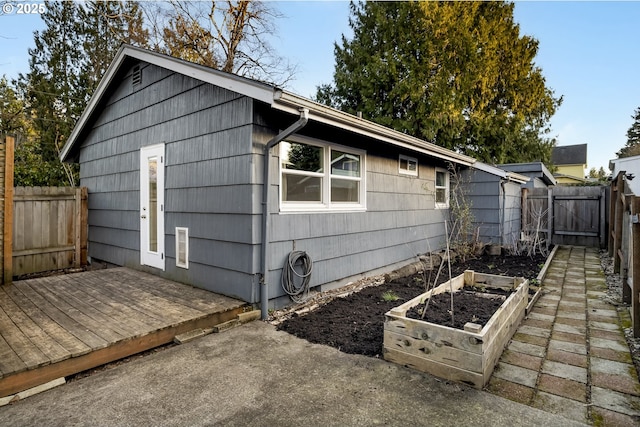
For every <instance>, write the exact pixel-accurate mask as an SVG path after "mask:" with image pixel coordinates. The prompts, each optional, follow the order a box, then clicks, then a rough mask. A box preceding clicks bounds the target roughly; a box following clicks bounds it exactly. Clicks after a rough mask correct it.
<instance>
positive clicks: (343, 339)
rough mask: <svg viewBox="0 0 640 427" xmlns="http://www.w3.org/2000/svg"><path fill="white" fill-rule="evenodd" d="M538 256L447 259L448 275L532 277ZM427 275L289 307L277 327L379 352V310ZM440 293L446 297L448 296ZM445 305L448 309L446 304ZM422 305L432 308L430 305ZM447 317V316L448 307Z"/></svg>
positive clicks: (407, 294) (410, 292) (420, 286)
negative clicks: (388, 296)
mask: <svg viewBox="0 0 640 427" xmlns="http://www.w3.org/2000/svg"><path fill="white" fill-rule="evenodd" d="M544 262H545V257H543V256H540V255H538V256H535V257H533V258H530V257H527V256H490V255H483V256H481V257H478V258H475V259H471V260H467V261H466V262H464V263H462V262H456V263H453V264H452V265H451V276H452V277H456V276H458V275H460V274H462V273H463V272H464V271H465V270H474V271H477V272H480V273H488V274H497V275H503V276H513V277H525V278H528V279H533V278H535V277H536V276H537V275H538V272H539V271H540V270H541V269H542V266H543V265H544ZM445 270H446V269H445ZM431 276H433V277H431V278H429V273H428V272H427V273H425V274H418V275H415V276H410V277H404V278H400V279H397V280H394V281H392V282H389V283H386V282H385V283H383V284H381V285H379V286H370V287H366V288H364V289H362V290H360V291H359V292H355V293H352V294H350V295H347V296H345V297H342V298H335V299H333V300H331V301H330V302H329V303H327V304H325V305H322V306H321V307H319V308H317V309H316V310H313V311H311V312H309V313H308V314H305V315H301V316H299V315H296V314H295V313H294V314H293V316H292V317H291V318H289V319H287V320H285V321H283V322H282V323H280V324H279V325H278V329H280V330H283V331H287V332H289V333H290V334H293V335H295V336H297V337H299V338H303V339H306V340H307V341H310V342H312V343H317V344H325V345H329V346H332V347H335V348H337V349H338V350H341V351H343V352H345V353H351V354H363V355H366V356H372V357H381V355H382V346H383V324H384V314H385V313H386V312H387V311H389V310H390V309H392V308H394V307H397V306H398V305H400V304H402V303H403V302H406V301H409V300H410V299H412V298H414V297H416V296H418V295H420V294H421V293H423V292H424V291H425V283H426V282H427V281H428V280H430V281H432V280H433V279H434V278H435V272H433V273H432V274H431ZM444 276H445V274H443V273H441V277H440V279H439V280H438V283H442V282H444V281H446V280H448V273H447V274H446V276H447V277H446V278H445V277H444ZM386 292H390V293H392V294H394V295H396V296H397V297H398V299H397V300H395V301H385V300H384V299H383V294H385V293H386ZM446 299H447V302H448V301H449V299H448V298H446ZM454 301H455V300H454ZM431 303H433V301H431ZM431 303H430V304H431ZM446 310H449V306H447V308H446ZM460 310H462V308H461V309H460ZM428 311H429V312H431V311H432V307H431V306H430V307H429V310H428ZM494 311H495V310H494ZM445 312H446V311H445ZM492 313H493V312H492ZM472 315H473V314H472ZM490 317H491V315H489V318H490ZM447 318H448V321H450V314H448V313H447ZM444 324H446V323H444Z"/></svg>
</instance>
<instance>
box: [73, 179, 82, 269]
mask: <svg viewBox="0 0 640 427" xmlns="http://www.w3.org/2000/svg"><path fill="white" fill-rule="evenodd" d="M73 197H74V202H75V203H74V208H73V209H74V212H73V213H74V217H75V218H74V219H73V222H74V224H73V225H74V226H75V229H74V230H73V231H74V233H75V235H74V246H75V250H74V253H73V266H74V267H75V268H79V267H80V266H81V265H82V263H81V254H82V247H81V243H80V242H81V241H82V240H81V237H82V190H80V188H75V189H74V195H73Z"/></svg>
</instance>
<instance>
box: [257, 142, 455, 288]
mask: <svg viewBox="0 0 640 427" xmlns="http://www.w3.org/2000/svg"><path fill="white" fill-rule="evenodd" d="M327 142H329V143H331V142H334V143H341V144H344V141H342V140H339V139H338V140H336V141H327ZM274 151H276V150H274ZM274 154H276V153H274ZM274 157H275V158H274V159H272V163H271V183H272V185H271V188H270V198H271V200H272V201H273V204H272V205H271V206H270V208H271V209H270V212H272V214H271V215H270V221H271V230H270V241H271V244H270V246H269V248H270V258H269V259H270V263H269V266H268V267H269V276H268V283H269V295H270V297H271V298H276V297H281V296H282V295H284V292H283V291H282V289H280V286H279V283H280V277H281V269H282V266H283V264H284V261H285V259H286V257H287V255H288V254H289V252H291V251H292V250H294V249H295V250H303V251H305V252H307V253H308V254H309V256H310V257H311V258H312V260H313V262H314V272H313V274H312V277H311V286H318V285H324V284H327V283H330V282H335V281H339V280H342V279H344V278H347V277H352V276H357V275H360V274H363V273H366V272H369V271H374V270H377V269H380V268H383V267H385V266H390V265H393V264H397V263H400V262H405V261H407V260H410V259H412V258H415V256H416V255H417V254H419V253H424V252H427V251H430V250H433V251H435V250H438V249H441V248H442V247H443V242H444V227H443V222H444V219H445V218H446V216H448V212H449V211H448V210H447V209H443V210H436V209H434V206H435V202H434V194H433V193H434V188H435V185H434V181H435V168H434V164H433V162H432V161H430V160H428V159H426V158H419V176H418V177H410V176H405V175H400V174H399V172H398V153H397V152H395V151H392V152H377V151H376V150H373V149H369V150H368V151H367V155H366V170H367V171H366V181H365V185H366V189H367V195H366V197H367V200H366V206H367V209H366V211H365V212H321V213H282V214H280V213H278V202H279V193H278V192H279V189H278V183H279V176H278V174H279V168H278V159H277V157H276V156H274ZM414 157H415V156H414ZM438 166H441V165H438Z"/></svg>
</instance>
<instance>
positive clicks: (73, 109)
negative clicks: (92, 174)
mask: <svg viewBox="0 0 640 427" xmlns="http://www.w3.org/2000/svg"><path fill="white" fill-rule="evenodd" d="M41 16H42V19H43V20H44V22H45V25H46V28H45V29H44V30H43V31H41V32H40V31H36V32H35V33H34V42H35V49H29V56H30V59H29V67H30V72H29V73H28V74H27V75H26V76H23V75H21V76H20V82H21V83H20V84H21V87H22V89H23V90H24V92H25V97H26V103H27V107H28V108H29V109H30V114H31V116H32V117H33V121H34V129H35V131H36V134H37V138H38V141H37V144H36V153H35V155H36V157H39V158H40V159H41V161H42V163H41V164H34V165H31V167H33V168H41V169H43V170H44V171H43V173H41V174H38V176H41V177H42V178H43V181H42V182H35V183H33V185H54V186H55V185H75V184H76V182H77V167H73V166H71V165H68V164H63V163H62V162H60V160H59V159H58V154H59V153H60V150H61V149H62V147H63V146H64V144H65V142H66V141H67V138H68V137H69V135H70V134H71V130H72V129H73V125H74V123H75V122H76V120H77V118H78V117H79V116H80V114H81V113H82V110H83V109H84V106H85V101H86V87H84V85H82V79H81V78H80V72H81V69H82V60H83V52H82V39H81V35H82V33H83V29H84V28H83V25H82V23H81V22H80V21H79V20H78V19H77V18H78V16H79V9H78V5H77V4H76V3H75V2H46V8H45V12H44V13H43V14H42V15H41Z"/></svg>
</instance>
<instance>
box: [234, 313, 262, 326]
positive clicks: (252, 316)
mask: <svg viewBox="0 0 640 427" xmlns="http://www.w3.org/2000/svg"><path fill="white" fill-rule="evenodd" d="M260 316H261V312H260V310H252V311H245V312H244V313H240V314H238V322H240V323H247V322H252V321H254V320H258V319H259V318H260Z"/></svg>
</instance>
